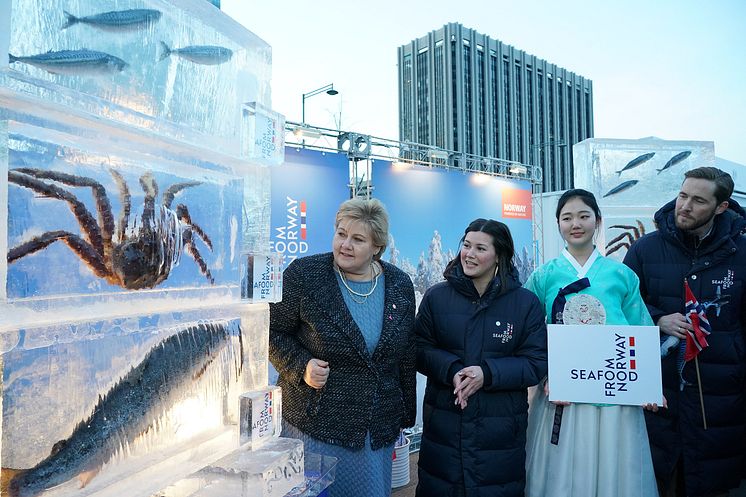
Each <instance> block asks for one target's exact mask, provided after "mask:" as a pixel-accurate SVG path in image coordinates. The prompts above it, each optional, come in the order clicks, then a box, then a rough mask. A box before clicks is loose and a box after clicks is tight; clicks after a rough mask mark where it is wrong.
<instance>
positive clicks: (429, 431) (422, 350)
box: [415, 264, 547, 497]
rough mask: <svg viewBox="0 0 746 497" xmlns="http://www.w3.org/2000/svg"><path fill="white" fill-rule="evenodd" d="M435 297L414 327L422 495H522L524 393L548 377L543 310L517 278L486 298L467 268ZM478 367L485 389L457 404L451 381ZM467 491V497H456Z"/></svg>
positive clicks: (427, 299) (455, 270) (428, 296)
mask: <svg viewBox="0 0 746 497" xmlns="http://www.w3.org/2000/svg"><path fill="white" fill-rule="evenodd" d="M446 279H447V281H446V282H443V283H439V284H437V285H435V286H433V287H432V288H430V289H429V290H428V291H427V292H426V293H425V296H424V298H423V300H422V303H421V304H420V308H419V311H418V314H417V319H416V321H415V329H416V332H417V369H418V371H420V372H421V373H422V374H424V375H425V376H427V389H426V391H425V401H424V407H423V422H424V432H423V435H422V445H421V448H420V458H419V484H418V487H417V495H418V496H421V497H440V496H444V497H445V496H449V495H465V496H466V497H470V496H480V497H488V496H501V497H504V496H522V495H523V492H524V487H525V480H526V470H525V460H526V451H525V445H526V425H527V410H528V400H527V393H526V389H527V388H528V387H529V386H531V385H536V384H537V383H538V382H539V381H540V380H541V379H542V378H543V377H544V375H545V374H546V372H547V335H546V326H545V324H544V311H543V309H542V307H541V304H540V303H539V300H538V299H537V298H536V296H535V295H534V294H533V293H531V292H530V291H528V290H525V289H523V288H520V284H519V283H518V281H517V279H516V278H515V276H512V277H511V278H510V279H509V280H508V288H507V289H506V292H505V293H503V294H502V295H499V296H498V293H499V290H500V288H499V286H500V284H499V278H496V279H495V280H493V282H492V283H491V285H490V287H489V288H488V289H487V291H486V292H485V294H484V295H483V296H482V297H481V298H480V296H479V294H478V293H477V291H476V289H475V288H474V285H473V284H472V281H471V280H470V279H469V278H467V277H465V276H464V274H463V270H462V269H461V265H460V264H455V265H453V264H452V265H451V267H450V269H449V270H447V271H446ZM472 365H480V366H481V367H482V369H483V370H484V373H485V383H484V386H483V388H482V389H481V390H479V391H478V392H477V393H476V394H474V395H472V397H470V398H469V402H468V405H467V407H466V409H465V410H463V411H462V410H461V408H460V407H459V406H456V405H454V400H455V396H454V395H453V383H452V379H453V375H454V374H455V373H456V372H457V371H458V370H459V369H461V368H463V367H465V366H472ZM458 489H461V491H463V492H464V493H463V494H461V493H456V492H457V490H458Z"/></svg>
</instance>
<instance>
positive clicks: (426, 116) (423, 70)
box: [417, 49, 430, 143]
mask: <svg viewBox="0 0 746 497" xmlns="http://www.w3.org/2000/svg"><path fill="white" fill-rule="evenodd" d="M429 55H430V54H429V53H428V50H427V49H422V50H420V51H419V53H418V54H417V140H418V141H419V142H420V143H422V141H423V140H424V141H425V143H427V142H429V141H430V98H429V97H430V85H428V77H429V70H428V69H429V68H428V56H429Z"/></svg>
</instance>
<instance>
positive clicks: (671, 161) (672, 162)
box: [656, 150, 692, 174]
mask: <svg viewBox="0 0 746 497" xmlns="http://www.w3.org/2000/svg"><path fill="white" fill-rule="evenodd" d="M690 155H692V152H691V150H684V151H683V152H679V153H678V154H676V155H674V156H673V157H671V158H670V159H668V162H666V163H665V164H664V165H663V167H662V168H660V169H656V171H658V174H660V173H661V171H665V170H666V169H668V168H669V167H671V166H675V165H676V164H678V163H679V162H681V161H683V160H684V159H686V158H687V157H689V156H690Z"/></svg>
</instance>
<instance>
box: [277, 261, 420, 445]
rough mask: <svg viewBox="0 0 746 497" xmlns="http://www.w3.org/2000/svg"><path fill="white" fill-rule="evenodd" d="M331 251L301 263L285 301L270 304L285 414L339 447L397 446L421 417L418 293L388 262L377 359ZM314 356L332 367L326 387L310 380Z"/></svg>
mask: <svg viewBox="0 0 746 497" xmlns="http://www.w3.org/2000/svg"><path fill="white" fill-rule="evenodd" d="M333 260H334V258H333V256H332V254H331V253H326V254H320V255H313V256H309V257H303V258H300V259H296V260H295V261H293V262H292V263H291V264H290V265H289V266H288V267H287V268H286V269H285V272H284V273H283V288H282V302H278V303H275V304H270V324H269V358H270V360H271V361H272V364H274V366H275V368H277V371H278V372H279V373H280V376H279V379H278V385H279V386H281V387H282V416H283V418H284V419H286V420H287V421H288V422H289V423H290V424H292V425H294V426H296V427H297V428H299V429H300V430H301V431H303V432H304V433H306V434H308V435H310V436H312V437H314V438H316V439H318V440H321V441H324V442H326V443H331V444H335V445H340V446H344V447H350V448H362V447H363V446H364V445H365V438H366V434H367V433H368V432H370V438H371V446H372V448H373V449H378V448H381V447H384V446H386V445H390V444H392V443H393V442H394V441H395V440H396V438H397V436H398V435H399V429H400V428H407V427H409V426H412V425H414V422H415V416H416V412H417V405H416V402H417V400H416V378H415V338H414V328H413V326H414V306H415V300H414V289H413V287H412V281H411V280H410V278H409V276H407V275H406V274H405V273H404V272H403V271H401V270H400V269H397V268H396V267H395V266H392V265H391V264H388V263H386V262H383V261H381V265H382V266H383V276H384V281H385V294H384V319H383V329H382V330H381V337H380V339H379V341H378V345H377V346H376V349H375V351H374V352H373V355H372V357H371V355H370V354H369V353H368V349H367V346H366V345H365V339H364V338H363V335H362V333H361V332H360V328H358V326H357V324H355V321H354V320H353V318H352V315H351V314H350V311H349V309H348V308H347V305H346V304H345V301H344V298H343V296H342V292H341V291H340V288H339V284H338V283H337V278H336V276H335V273H334V266H333ZM311 358H317V359H322V360H324V361H327V362H328V363H329V377H328V379H327V382H326V385H325V386H324V387H323V388H322V389H320V390H314V389H313V388H311V387H310V386H308V385H307V384H306V383H305V382H304V381H303V373H304V371H305V369H306V364H307V363H308V361H309V360H310V359H311Z"/></svg>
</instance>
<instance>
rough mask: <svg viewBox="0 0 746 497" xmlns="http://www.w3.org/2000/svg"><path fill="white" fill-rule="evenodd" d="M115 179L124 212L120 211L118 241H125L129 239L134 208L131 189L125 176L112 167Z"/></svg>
mask: <svg viewBox="0 0 746 497" xmlns="http://www.w3.org/2000/svg"><path fill="white" fill-rule="evenodd" d="M109 172H110V173H111V175H112V177H113V178H114V181H115V182H116V184H117V187H118V188H119V202H120V203H121V204H122V212H120V213H119V222H118V225H119V226H118V227H117V241H118V242H119V243H123V242H124V241H125V240H126V239H127V224H129V222H130V210H131V209H132V197H131V196H130V189H129V187H128V186H127V182H126V181H124V178H123V177H122V175H121V174H119V173H118V172H117V171H115V170H114V169H110V170H109Z"/></svg>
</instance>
